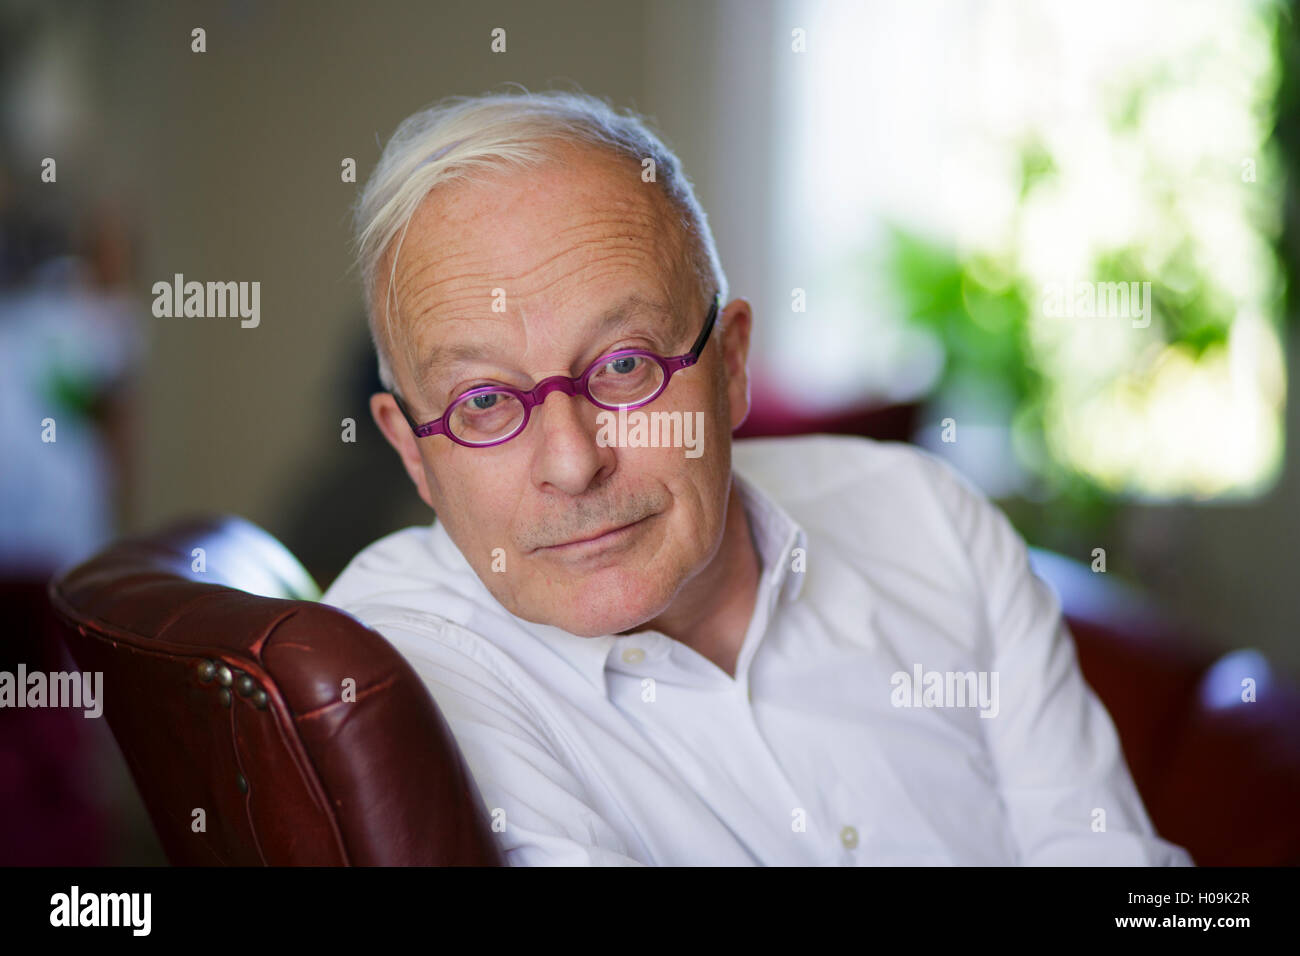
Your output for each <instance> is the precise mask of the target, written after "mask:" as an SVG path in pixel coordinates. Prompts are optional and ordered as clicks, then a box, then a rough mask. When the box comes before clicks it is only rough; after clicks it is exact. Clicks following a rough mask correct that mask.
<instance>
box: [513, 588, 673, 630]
mask: <svg viewBox="0 0 1300 956" xmlns="http://www.w3.org/2000/svg"><path fill="white" fill-rule="evenodd" d="M661 610H662V608H661V607H659V606H658V604H656V603H655V602H644V604H642V603H641V602H636V604H635V605H634V604H632V603H629V602H627V601H618V600H613V599H610V600H608V601H601V600H599V599H593V597H592V595H591V594H590V593H589V592H584V591H582V590H577V591H575V592H573V593H572V594H571V595H569V596H568V598H567V599H566V600H564V601H563V603H560V602H557V601H556V599H555V595H554V594H552V595H550V596H549V598H548V600H547V602H546V605H545V606H544V607H539V608H538V609H537V610H536V611H534V612H532V613H531V614H521V613H520V612H519V611H512V613H514V614H515V616H516V617H523V618H524V619H525V620H530V621H533V622H535V623H537V624H547V625H549V626H551V627H558V628H559V629H560V630H562V631H568V632H569V633H570V634H575V635H577V636H578V637H603V636H604V635H606V634H620V633H622V632H623V631H630V630H634V629H636V628H639V627H641V626H642V625H644V624H645V623H646V622H647V621H649V620H651V619H652V618H654V617H655V616H656V615H657V614H658V613H659V612H660V611H661Z"/></svg>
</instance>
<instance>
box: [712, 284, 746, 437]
mask: <svg viewBox="0 0 1300 956" xmlns="http://www.w3.org/2000/svg"><path fill="white" fill-rule="evenodd" d="M718 321H719V322H722V361H723V363H724V364H725V367H726V374H727V401H728V403H729V405H730V407H731V430H732V431H735V430H736V429H737V428H739V427H740V426H741V425H743V424H744V423H745V419H746V418H747V417H749V401H750V399H749V332H750V328H751V326H752V324H753V321H754V316H753V313H752V312H751V310H750V307H749V303H748V302H746V301H745V300H744V299H733V300H732V301H731V302H730V304H728V305H727V307H726V308H725V309H724V310H723V312H722V315H720V316H718Z"/></svg>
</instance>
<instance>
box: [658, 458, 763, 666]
mask: <svg viewBox="0 0 1300 956" xmlns="http://www.w3.org/2000/svg"><path fill="white" fill-rule="evenodd" d="M761 570H762V569H761V564H760V561H759V557H758V547H757V546H756V544H755V542H754V536H753V533H752V532H751V530H750V527H749V516H748V515H747V514H746V513H745V506H744V503H743V502H742V501H741V498H740V491H739V489H738V488H737V487H736V482H735V479H734V478H733V480H732V482H731V492H730V494H729V496H728V498H727V519H726V525H725V526H724V528H723V531H722V542H721V543H720V544H719V545H718V551H717V553H716V554H715V555H714V556H713V560H712V561H710V562H709V565H708V567H706V568H705V569H704V570H703V571H701V572H700V573H699V574H697V575H696V576H695V577H694V578H692V579H691V580H690V581H688V582H687V583H686V585H685V587H683V588H682V590H681V592H680V593H679V594H678V595H677V599H676V600H674V601H673V603H672V604H671V605H670V606H669V607H668V609H667V610H665V611H664V612H663V613H662V614H660V615H659V616H658V617H656V618H654V619H653V620H650V621H647V622H646V623H645V624H643V625H641V626H640V627H638V628H636V630H646V629H650V630H656V631H660V632H662V633H664V634H667V635H668V636H669V637H671V638H673V639H674V640H677V641H680V642H681V643H683V644H685V645H686V646H688V647H690V648H692V649H694V650H695V651H697V652H698V653H700V654H702V655H703V656H704V657H707V658H708V659H709V660H711V661H712V662H713V663H714V664H717V665H718V667H720V668H722V670H724V671H726V673H727V675H728V676H729V677H732V678H734V677H735V676H736V665H737V662H738V661H739V659H740V648H741V645H742V644H743V643H744V642H745V634H746V632H748V630H749V622H750V620H751V618H753V616H754V605H755V602H756V600H757V598H758V579H759V575H760V573H761Z"/></svg>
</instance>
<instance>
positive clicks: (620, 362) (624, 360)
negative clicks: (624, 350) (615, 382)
mask: <svg viewBox="0 0 1300 956" xmlns="http://www.w3.org/2000/svg"><path fill="white" fill-rule="evenodd" d="M644 361H645V359H644V358H642V357H641V356H639V355H624V356H621V357H619V358H616V359H614V360H613V361H612V362H606V363H605V368H606V369H607V370H608V371H611V372H613V373H614V374H616V375H627V374H629V373H630V372H635V371H636V370H637V368H638V365H637V363H638V362H644Z"/></svg>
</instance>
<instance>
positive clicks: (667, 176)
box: [353, 90, 727, 391]
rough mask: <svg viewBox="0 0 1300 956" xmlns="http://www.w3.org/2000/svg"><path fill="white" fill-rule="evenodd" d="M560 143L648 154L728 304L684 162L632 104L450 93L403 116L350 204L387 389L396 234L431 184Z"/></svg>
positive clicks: (544, 152) (709, 283)
mask: <svg viewBox="0 0 1300 956" xmlns="http://www.w3.org/2000/svg"><path fill="white" fill-rule="evenodd" d="M557 141H559V142H562V143H572V144H589V145H591V146H595V147H599V148H602V149H605V150H607V151H609V152H611V153H614V154H616V155H620V156H626V157H629V158H631V159H634V160H636V162H637V164H638V165H642V163H643V161H644V160H645V159H647V158H648V159H652V160H654V172H655V182H657V183H658V184H659V185H660V186H661V188H662V189H663V191H664V195H665V196H666V197H667V199H668V200H669V202H670V203H671V204H672V208H673V209H674V210H675V211H676V212H677V213H678V214H679V219H678V225H679V227H680V228H681V229H682V230H683V233H684V236H685V239H686V250H687V256H688V258H689V260H690V264H691V268H692V269H693V271H694V273H695V277H696V279H697V280H698V282H699V284H700V285H701V286H702V287H703V288H704V289H706V290H707V291H708V293H709V294H712V293H713V292H714V291H717V292H719V293H721V296H722V301H723V302H724V303H725V302H726V301H727V277H726V275H725V274H724V273H723V271H722V264H721V261H720V260H719V258H718V252H717V247H716V246H715V244H714V241H713V234H712V232H711V231H710V230H709V222H708V217H707V216H706V215H705V213H704V210H703V209H702V208H701V207H700V204H699V201H698V200H697V199H696V198H695V191H694V189H693V188H692V186H691V182H690V180H689V179H688V178H687V177H686V175H685V173H684V172H683V171H682V168H681V161H680V160H679V159H678V158H677V156H676V155H675V154H674V153H673V152H672V150H670V149H669V148H668V147H667V146H665V145H664V143H663V142H662V141H661V140H660V139H659V137H658V136H657V135H655V133H653V132H652V131H651V129H650V127H649V126H648V125H647V122H646V120H644V119H643V118H642V117H640V116H638V115H637V114H635V113H633V112H631V111H627V112H625V113H620V112H618V111H616V110H615V109H614V108H613V107H612V106H611V105H609V104H608V103H607V102H605V101H604V100H601V99H598V98H596V97H594V96H591V95H588V94H585V93H570V92H562V91H558V90H555V91H546V92H539V93H529V92H527V91H526V90H525V91H524V92H523V93H492V94H483V95H481V96H452V97H448V98H446V99H444V100H441V101H439V102H438V103H436V104H435V105H433V106H432V107H430V108H428V109H425V110H421V111H420V112H418V113H415V114H413V115H411V116H409V117H407V118H406V119H405V120H403V121H402V123H401V125H399V126H398V127H397V130H396V132H394V133H393V136H392V138H391V139H390V140H389V141H388V145H387V146H386V147H384V152H383V155H382V156H381V157H380V159H379V164H378V165H377V166H376V167H375V170H374V172H373V173H372V174H371V176H370V179H369V180H368V181H367V183H366V186H365V189H364V190H363V191H362V192H361V195H360V196H359V197H358V199H357V203H356V206H355V208H354V210H353V231H354V240H353V241H354V246H355V254H356V260H357V262H356V264H357V266H358V267H359V269H360V272H361V281H362V285H363V287H364V290H365V302H366V318H367V322H368V324H369V327H370V336H371V340H372V341H373V342H374V345H375V352H376V354H377V356H378V358H379V379H380V381H381V382H382V383H383V385H384V387H385V388H386V389H388V390H390V391H396V381H395V379H394V378H393V371H392V365H391V362H390V358H389V355H388V350H387V343H388V342H390V341H392V339H391V331H392V326H391V319H390V310H389V307H388V306H389V302H390V300H391V298H392V293H393V285H394V281H395V277H396V274H397V258H398V255H399V254H400V253H401V247H402V240H403V239H404V238H405V236H406V230H407V227H408V226H409V225H410V221H411V218H412V217H413V216H414V215H415V211H416V209H417V208H418V207H419V205H420V203H421V202H423V201H424V198H425V197H426V196H427V195H428V194H429V192H430V191H431V190H433V189H434V188H435V187H437V186H439V185H442V184H444V183H449V182H454V181H457V180H462V179H467V178H469V179H472V178H473V176H472V174H473V173H474V172H476V171H480V170H489V169H499V168H502V167H515V168H521V169H522V168H528V167H532V166H536V165H538V164H540V163H542V162H543V161H545V160H546V159H548V158H550V157H551V156H552V155H553V150H548V149H547V145H548V144H549V145H551V146H552V147H553V146H554V145H555V143H556V142H557ZM399 234H400V235H399ZM394 240H396V243H397V246H396V251H395V252H394V253H393V259H392V269H391V270H390V273H389V276H388V289H387V293H386V295H385V297H384V307H383V317H382V318H383V328H382V334H381V329H380V326H379V318H380V317H379V316H377V315H376V314H375V312H376V309H375V289H376V283H377V278H378V277H377V276H376V274H375V273H376V271H377V270H378V268H379V264H380V262H381V261H382V259H383V258H384V255H385V253H386V251H387V250H388V248H389V245H390V244H391V243H393V242H394Z"/></svg>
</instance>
